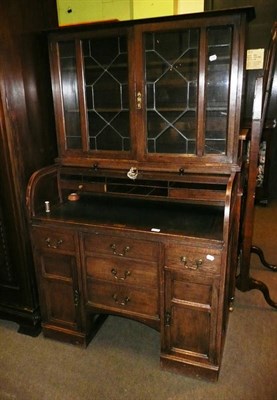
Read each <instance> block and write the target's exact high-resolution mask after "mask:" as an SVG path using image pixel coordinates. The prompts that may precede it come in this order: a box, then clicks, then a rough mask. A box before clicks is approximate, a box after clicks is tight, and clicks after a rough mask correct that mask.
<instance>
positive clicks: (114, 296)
mask: <svg viewBox="0 0 277 400" xmlns="http://www.w3.org/2000/svg"><path fill="white" fill-rule="evenodd" d="M112 298H113V299H114V301H115V303H116V304H120V305H121V306H126V305H127V303H129V301H130V298H129V297H128V296H125V297H124V299H123V300H122V301H120V300H119V299H118V295H117V294H116V293H114V294H113V295H112Z"/></svg>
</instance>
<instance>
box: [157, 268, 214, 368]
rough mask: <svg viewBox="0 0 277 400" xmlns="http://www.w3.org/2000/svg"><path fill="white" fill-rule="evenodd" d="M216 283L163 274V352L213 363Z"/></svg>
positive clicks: (209, 280) (186, 276)
mask: <svg viewBox="0 0 277 400" xmlns="http://www.w3.org/2000/svg"><path fill="white" fill-rule="evenodd" d="M217 309H218V280H217V279H216V278H215V279H213V278H205V277H204V278H196V279H195V281H193V277H191V276H190V274H183V273H178V272H176V271H170V270H166V271H165V330H164V333H165V336H164V349H165V352H166V353H168V354H171V355H175V356H177V357H181V358H183V359H184V360H195V361H197V360H198V361H199V362H204V363H214V362H215V361H216V360H215V353H216V352H215V346H216V315H217Z"/></svg>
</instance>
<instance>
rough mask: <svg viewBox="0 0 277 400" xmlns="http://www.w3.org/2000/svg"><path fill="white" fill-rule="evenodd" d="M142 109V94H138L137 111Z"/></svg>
mask: <svg viewBox="0 0 277 400" xmlns="http://www.w3.org/2000/svg"><path fill="white" fill-rule="evenodd" d="M141 107H142V94H141V92H137V109H138V110H141Z"/></svg>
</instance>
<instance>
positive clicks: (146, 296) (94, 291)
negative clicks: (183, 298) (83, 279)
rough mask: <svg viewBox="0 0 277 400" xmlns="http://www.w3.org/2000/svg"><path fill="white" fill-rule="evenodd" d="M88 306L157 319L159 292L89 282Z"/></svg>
mask: <svg viewBox="0 0 277 400" xmlns="http://www.w3.org/2000/svg"><path fill="white" fill-rule="evenodd" d="M87 296H88V299H87V300H88V304H89V305H91V306H93V307H97V308H104V309H105V310H111V311H112V310H114V311H117V312H118V311H119V312H122V313H123V314H127V313H136V314H140V315H146V316H154V317H157V316H158V314H159V312H158V291H157V290H154V289H152V290H151V289H143V288H137V289H136V288H134V287H131V286H127V285H117V284H111V283H105V282H101V281H89V280H88V282H87Z"/></svg>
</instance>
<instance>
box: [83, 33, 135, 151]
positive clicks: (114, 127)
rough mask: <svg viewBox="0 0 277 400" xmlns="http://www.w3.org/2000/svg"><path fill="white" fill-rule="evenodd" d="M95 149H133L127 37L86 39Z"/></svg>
mask: <svg viewBox="0 0 277 400" xmlns="http://www.w3.org/2000/svg"><path fill="white" fill-rule="evenodd" d="M83 57H84V65H85V93H86V104H87V113H88V126H89V146H90V149H91V150H111V151H112V150H114V151H129V150H130V129H129V125H130V123H129V93H128V53H127V41H126V37H125V36H118V37H107V38H95V39H89V40H84V41H83Z"/></svg>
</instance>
